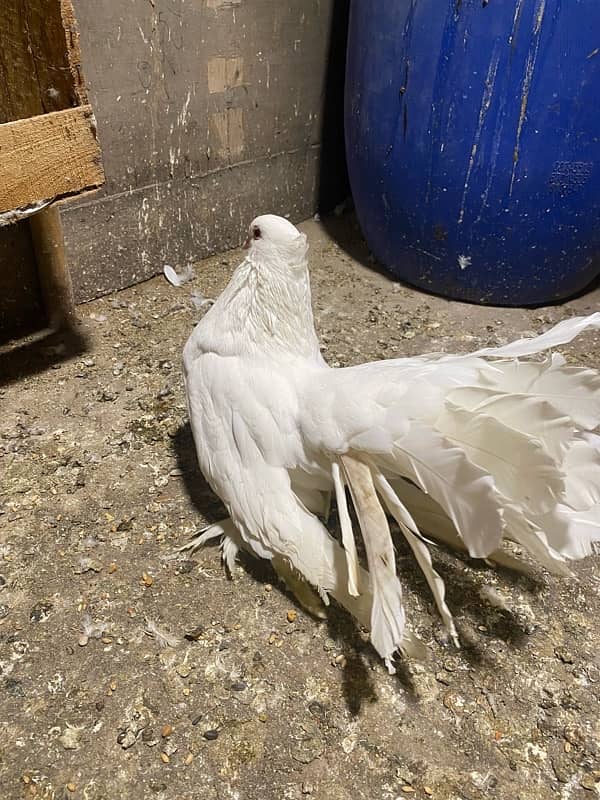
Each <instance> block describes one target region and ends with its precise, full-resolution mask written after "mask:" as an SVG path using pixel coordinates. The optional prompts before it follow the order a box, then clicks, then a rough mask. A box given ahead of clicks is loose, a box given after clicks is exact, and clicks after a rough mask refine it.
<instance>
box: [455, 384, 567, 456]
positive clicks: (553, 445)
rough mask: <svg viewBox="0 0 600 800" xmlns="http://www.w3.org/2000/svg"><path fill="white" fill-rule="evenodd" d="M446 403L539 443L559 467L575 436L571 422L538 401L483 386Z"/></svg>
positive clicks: (469, 388) (460, 392) (463, 389)
mask: <svg viewBox="0 0 600 800" xmlns="http://www.w3.org/2000/svg"><path fill="white" fill-rule="evenodd" d="M447 399H448V400H449V401H450V402H451V403H453V404H455V405H457V406H460V407H461V408H464V409H466V410H468V411H471V412H477V413H484V414H488V415H489V416H491V417H494V419H497V420H498V421H499V422H502V423H504V425H507V426H508V427H509V428H513V429H514V430H517V431H520V432H521V433H525V434H527V435H528V436H533V437H534V438H536V439H539V440H540V442H541V443H542V444H543V445H544V447H545V448H546V450H547V451H548V452H549V453H550V455H551V456H552V457H553V458H554V459H556V460H557V461H558V462H559V463H560V461H562V457H563V455H564V453H565V450H566V449H567V447H568V445H569V443H570V442H571V441H572V440H573V438H574V436H575V426H574V424H573V420H572V419H571V418H570V417H568V416H566V415H564V414H561V413H560V412H559V411H558V410H557V409H556V408H555V407H554V406H553V405H552V404H551V403H549V402H548V401H546V400H541V399H539V398H538V397H531V396H530V395H527V394H523V393H511V394H508V393H506V392H500V391H498V390H497V389H492V388H488V387H485V386H465V387H461V388H460V389H455V390H454V391H452V392H450V393H449V394H448V395H447Z"/></svg>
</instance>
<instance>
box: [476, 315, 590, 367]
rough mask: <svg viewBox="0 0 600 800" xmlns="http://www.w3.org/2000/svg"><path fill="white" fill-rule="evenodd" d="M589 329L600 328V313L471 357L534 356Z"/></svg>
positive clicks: (574, 318)
mask: <svg viewBox="0 0 600 800" xmlns="http://www.w3.org/2000/svg"><path fill="white" fill-rule="evenodd" d="M587 328H600V311H597V312H596V313H595V314H590V315H589V316H588V317H571V318H570V319H563V320H562V322H559V323H558V324H557V325H555V326H554V327H553V328H550V330H548V331H546V332H545V333H542V334H541V335H540V336H533V337H529V338H526V339H517V340H515V341H514V342H511V343H510V344H505V345H503V346H502V347H484V348H483V349H481V350H477V351H476V352H475V353H469V354H468V355H469V356H497V357H501V358H521V357H522V356H532V355H535V354H536V353H541V352H543V351H544V350H550V349H551V348H552V347H558V346H559V345H561V344H567V343H568V342H571V341H572V340H573V339H574V338H575V337H576V336H578V335H579V334H580V333H581V332H582V331H584V330H586V329H587Z"/></svg>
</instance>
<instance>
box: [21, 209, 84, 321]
mask: <svg viewBox="0 0 600 800" xmlns="http://www.w3.org/2000/svg"><path fill="white" fill-rule="evenodd" d="M29 226H30V229H31V237H32V239H33V248H34V251H35V258H36V262H37V267H38V277H39V281H40V288H41V292H42V297H43V299H44V305H45V307H46V313H47V314H48V324H49V327H50V328H52V329H53V330H58V329H59V328H65V327H66V328H69V327H71V325H72V323H73V322H74V321H75V303H74V300H73V286H72V284H71V275H70V273H69V269H68V267H67V260H66V256H65V243H64V237H63V229H62V223H61V220H60V212H59V210H58V208H57V206H56V205H51V206H49V207H48V208H44V209H43V210H42V211H40V212H39V213H38V214H34V215H33V216H32V217H31V218H30V219H29Z"/></svg>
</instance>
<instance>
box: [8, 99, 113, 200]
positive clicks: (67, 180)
mask: <svg viewBox="0 0 600 800" xmlns="http://www.w3.org/2000/svg"><path fill="white" fill-rule="evenodd" d="M95 134H96V126H95V120H94V115H93V113H92V109H91V107H90V106H81V107H78V108H70V109H67V110H66V111H56V112H54V113H51V114H42V115H40V116H37V117H31V118H29V119H23V120H18V121H17V122H7V123H6V124H4V125H0V214H1V213H2V212H4V211H10V210H12V209H15V208H22V207H23V206H27V205H29V204H30V203H36V202H38V201H40V200H49V199H54V198H58V197H65V196H68V195H71V194H76V193H77V192H81V191H82V190H84V189H92V188H95V187H97V186H100V185H101V184H102V183H103V182H104V172H103V170H102V162H101V155H100V145H99V144H98V140H97V139H96V135H95Z"/></svg>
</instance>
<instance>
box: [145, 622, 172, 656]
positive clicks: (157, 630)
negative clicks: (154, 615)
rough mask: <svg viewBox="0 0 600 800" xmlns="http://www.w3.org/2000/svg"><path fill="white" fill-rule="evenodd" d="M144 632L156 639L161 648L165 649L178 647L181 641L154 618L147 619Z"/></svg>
mask: <svg viewBox="0 0 600 800" xmlns="http://www.w3.org/2000/svg"><path fill="white" fill-rule="evenodd" d="M144 633H145V634H146V636H150V638H151V639H154V640H155V641H156V643H157V644H158V646H159V647H160V649H161V650H165V649H166V648H167V647H177V645H178V644H179V641H180V640H179V637H178V636H175V634H173V633H169V632H168V631H167V630H165V629H164V628H161V627H160V626H159V624H158V623H157V622H155V621H154V620H152V619H146V627H145V628H144Z"/></svg>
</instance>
